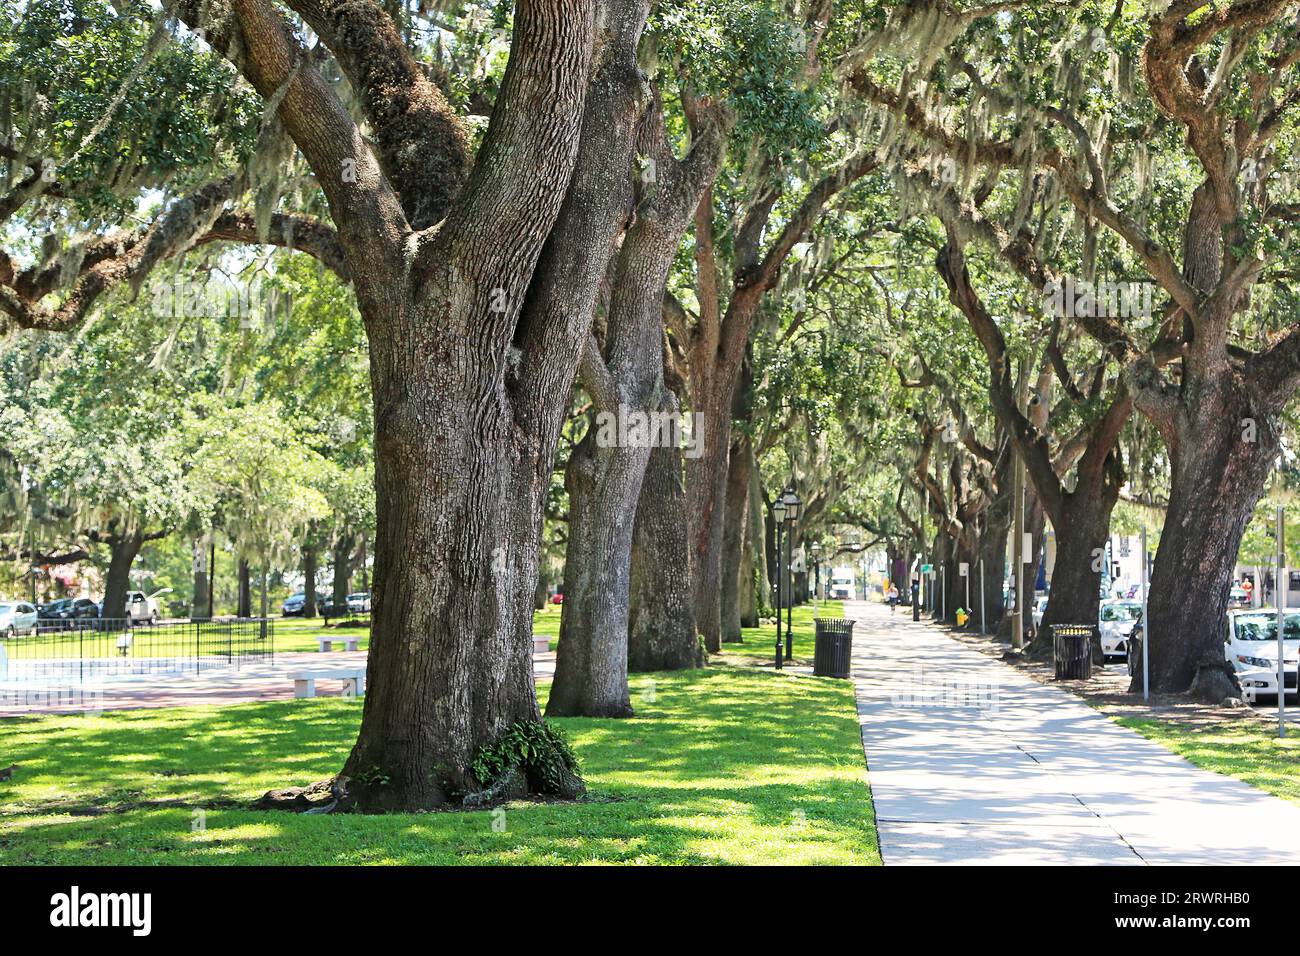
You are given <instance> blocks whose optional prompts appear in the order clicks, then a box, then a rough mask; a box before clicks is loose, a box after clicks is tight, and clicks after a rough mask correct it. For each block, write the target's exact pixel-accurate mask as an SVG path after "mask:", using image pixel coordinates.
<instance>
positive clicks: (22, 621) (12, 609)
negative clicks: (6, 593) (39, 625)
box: [0, 601, 37, 637]
mask: <svg viewBox="0 0 1300 956" xmlns="http://www.w3.org/2000/svg"><path fill="white" fill-rule="evenodd" d="M36 621H37V614H36V605H35V604H28V603H27V602H26V601H0V637H14V636H15V635H17V634H26V633H28V632H31V633H35V632H36Z"/></svg>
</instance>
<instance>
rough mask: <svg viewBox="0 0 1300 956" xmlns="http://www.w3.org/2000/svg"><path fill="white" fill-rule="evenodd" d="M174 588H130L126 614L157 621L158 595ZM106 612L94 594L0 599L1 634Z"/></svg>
mask: <svg viewBox="0 0 1300 956" xmlns="http://www.w3.org/2000/svg"><path fill="white" fill-rule="evenodd" d="M170 591H171V588H162V589H160V590H158V591H154V592H153V593H152V594H145V593H144V592H143V591H128V592H126V607H125V609H124V610H125V613H124V617H125V619H126V620H128V621H131V622H132V623H133V624H157V623H158V620H159V618H161V616H162V614H161V612H160V611H159V610H158V597H159V595H162V594H167V593H169V592H170ZM103 616H104V602H103V601H94V600H91V599H90V598H84V597H81V598H59V599H58V600H57V601H50V602H49V603H48V604H33V603H32V602H30V601H0V636H7V637H13V636H15V635H17V634H26V633H32V632H35V631H36V630H37V629H38V628H39V629H42V630H60V629H64V628H73V627H80V626H82V624H81V622H83V621H97V620H99V619H100V618H102V617H103Z"/></svg>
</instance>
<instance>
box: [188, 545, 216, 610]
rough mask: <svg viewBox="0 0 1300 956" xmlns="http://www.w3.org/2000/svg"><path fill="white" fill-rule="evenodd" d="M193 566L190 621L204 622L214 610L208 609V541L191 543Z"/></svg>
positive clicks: (209, 569) (209, 570)
mask: <svg viewBox="0 0 1300 956" xmlns="http://www.w3.org/2000/svg"><path fill="white" fill-rule="evenodd" d="M190 548H191V554H192V559H191V560H192V566H193V569H194V575H193V589H192V591H191V595H190V620H192V621H202V620H205V619H207V618H210V617H212V608H210V607H208V575H209V573H210V572H211V568H209V567H208V539H207V538H206V537H198V538H195V539H194V540H193V541H192V542H190Z"/></svg>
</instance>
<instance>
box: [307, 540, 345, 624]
mask: <svg viewBox="0 0 1300 956" xmlns="http://www.w3.org/2000/svg"><path fill="white" fill-rule="evenodd" d="M319 560H320V552H319V551H318V550H317V549H316V544H315V542H312V541H307V542H304V543H303V546H302V578H303V585H302V595H303V600H302V616H303V617H315V616H316V615H317V613H318V609H317V607H316V571H317V570H318V567H317V565H318V563H319ZM346 599H347V595H344V600H345V601H346ZM338 606H339V604H338V597H337V596H335V598H334V607H335V608H337V607H338Z"/></svg>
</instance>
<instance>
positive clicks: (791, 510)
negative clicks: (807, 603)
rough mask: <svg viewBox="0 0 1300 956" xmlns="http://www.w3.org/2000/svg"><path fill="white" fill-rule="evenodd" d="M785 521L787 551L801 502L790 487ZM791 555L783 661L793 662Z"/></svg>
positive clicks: (786, 491)
mask: <svg viewBox="0 0 1300 956" xmlns="http://www.w3.org/2000/svg"><path fill="white" fill-rule="evenodd" d="M784 497H785V520H786V521H788V522H790V528H789V529H788V530H787V531H786V535H785V546H786V548H787V549H792V548H793V543H794V526H795V522H796V521H798V520H799V510H800V507H801V506H802V504H803V502H802V501H800V500H799V496H798V495H796V494H795V493H794V487H793V486H791V487H789V488H786V490H785V496H784ZM791 557H792V555H789V554H787V555H786V561H785V573H786V592H785V659H786V660H787V661H792V660H794V571H793V570H792V568H791V567H790V565H791V563H792V562H791V560H790V559H791Z"/></svg>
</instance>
